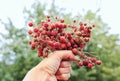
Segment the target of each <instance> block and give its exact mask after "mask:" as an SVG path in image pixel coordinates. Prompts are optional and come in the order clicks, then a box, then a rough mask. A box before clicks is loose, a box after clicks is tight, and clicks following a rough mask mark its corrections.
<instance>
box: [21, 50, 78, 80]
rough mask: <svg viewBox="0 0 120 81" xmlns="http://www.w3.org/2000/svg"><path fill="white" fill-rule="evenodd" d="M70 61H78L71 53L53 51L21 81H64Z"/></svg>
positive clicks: (68, 71) (69, 67) (69, 68)
mask: <svg viewBox="0 0 120 81" xmlns="http://www.w3.org/2000/svg"><path fill="white" fill-rule="evenodd" d="M72 61H79V60H78V59H77V58H76V57H75V56H74V55H73V54H72V52H71V51H55V52H53V53H51V54H50V55H49V56H48V57H47V58H45V59H44V60H43V61H42V62H40V63H39V64H38V65H37V66H35V67H34V68H33V69H31V70H30V71H29V72H28V73H27V75H26V76H25V78H24V79H23V81H57V80H63V81H66V80H68V79H69V78H70V72H71V64H72Z"/></svg>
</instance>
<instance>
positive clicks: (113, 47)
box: [0, 1, 120, 81]
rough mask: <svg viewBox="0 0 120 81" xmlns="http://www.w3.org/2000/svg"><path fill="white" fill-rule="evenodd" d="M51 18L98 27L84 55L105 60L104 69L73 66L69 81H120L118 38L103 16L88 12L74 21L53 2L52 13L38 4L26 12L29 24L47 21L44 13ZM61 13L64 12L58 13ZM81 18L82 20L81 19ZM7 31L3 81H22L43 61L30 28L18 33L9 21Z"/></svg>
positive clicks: (1, 72) (0, 64)
mask: <svg viewBox="0 0 120 81" xmlns="http://www.w3.org/2000/svg"><path fill="white" fill-rule="evenodd" d="M45 11H46V12H47V13H49V14H50V15H54V16H56V15H58V16H60V17H64V18H65V22H66V23H72V22H71V20H72V19H77V20H83V21H89V22H90V23H95V24H96V28H95V29H94V30H93V32H92V38H91V41H90V43H88V44H87V46H86V48H85V49H84V51H88V52H95V53H96V55H98V56H99V57H100V59H101V60H102V65H101V66H96V67H95V68H93V69H86V68H85V67H78V66H77V64H76V63H73V65H72V67H73V71H72V73H71V78H70V80H69V81H120V77H119V76H120V62H119V59H120V55H119V53H120V50H119V48H120V45H118V44H117V41H118V40H119V39H118V36H117V35H113V34H109V28H108V27H107V24H105V23H104V22H103V21H102V19H101V18H100V16H98V15H96V14H95V13H92V12H91V11H88V12H87V13H86V14H85V15H84V16H82V17H79V16H80V15H78V16H76V18H72V17H71V14H64V13H62V11H63V12H64V9H58V8H57V7H56V6H55V4H54V1H53V3H52V5H51V8H50V9H49V10H46V4H45V5H41V3H39V2H38V1H36V2H35V3H34V4H33V5H32V7H31V10H27V9H25V10H24V14H27V15H26V16H25V18H26V23H27V21H30V20H33V21H34V22H36V24H38V23H40V21H41V19H43V18H44V16H45V13H44V12H45ZM59 11H61V12H59ZM79 18H80V19H79ZM3 24H4V27H5V29H6V32H7V33H6V34H2V33H0V36H1V37H2V39H3V40H4V41H2V40H0V42H2V43H1V44H2V45H1V47H0V50H1V52H0V53H1V54H2V58H1V59H2V61H0V81H21V80H22V79H23V77H24V76H25V74H26V73H27V72H28V71H29V70H30V69H31V68H32V67H34V66H35V65H36V64H38V63H39V62H40V61H41V59H40V58H38V57H37V54H36V53H37V52H36V50H35V51H31V50H30V48H29V45H28V44H27V40H28V39H29V37H28V34H27V27H26V28H22V29H18V28H17V27H15V26H14V25H13V23H12V21H11V20H10V19H9V23H3Z"/></svg>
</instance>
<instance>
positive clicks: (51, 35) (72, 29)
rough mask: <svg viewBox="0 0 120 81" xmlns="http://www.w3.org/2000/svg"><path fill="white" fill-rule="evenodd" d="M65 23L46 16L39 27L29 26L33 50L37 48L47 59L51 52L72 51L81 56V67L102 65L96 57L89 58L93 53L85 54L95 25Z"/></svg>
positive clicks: (30, 23) (74, 21)
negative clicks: (84, 49)
mask: <svg viewBox="0 0 120 81" xmlns="http://www.w3.org/2000/svg"><path fill="white" fill-rule="evenodd" d="M75 23H76V20H73V24H72V25H70V24H66V23H64V19H58V18H57V17H55V18H54V17H51V16H46V19H45V20H41V22H40V24H39V25H38V26H35V24H34V23H33V22H29V23H28V25H29V27H31V29H29V30H28V33H29V35H30V36H31V37H32V40H30V41H29V44H30V46H31V49H32V50H34V49H35V48H37V50H38V56H39V57H47V56H48V54H49V53H50V52H54V51H56V50H72V52H73V54H75V55H79V56H80V61H79V62H78V65H79V66H87V67H88V68H92V67H93V66H94V65H96V64H97V65H100V64H101V61H100V60H96V57H89V55H91V53H88V52H83V48H84V47H85V45H86V43H87V42H89V40H90V37H91V30H92V28H94V27H95V25H90V24H88V23H83V22H79V24H78V25H75Z"/></svg>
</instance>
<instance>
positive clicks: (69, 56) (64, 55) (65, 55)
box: [50, 50, 79, 61]
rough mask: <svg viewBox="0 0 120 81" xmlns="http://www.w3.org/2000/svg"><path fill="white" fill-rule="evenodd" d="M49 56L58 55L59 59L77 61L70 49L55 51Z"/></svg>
mask: <svg viewBox="0 0 120 81" xmlns="http://www.w3.org/2000/svg"><path fill="white" fill-rule="evenodd" d="M50 56H51V57H52V56H55V57H58V58H60V59H61V60H71V61H79V59H78V58H77V57H75V55H74V54H73V53H72V51H68V50H62V51H55V52H53V53H52V54H51V55H50Z"/></svg>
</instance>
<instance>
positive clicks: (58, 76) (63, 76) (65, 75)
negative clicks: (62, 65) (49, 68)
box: [56, 74, 70, 81]
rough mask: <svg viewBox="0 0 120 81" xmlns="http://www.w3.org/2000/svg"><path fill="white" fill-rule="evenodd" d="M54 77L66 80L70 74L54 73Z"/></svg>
mask: <svg viewBox="0 0 120 81" xmlns="http://www.w3.org/2000/svg"><path fill="white" fill-rule="evenodd" d="M56 78H57V79H58V80H64V81H66V80H68V79H69V78H70V74H62V75H56Z"/></svg>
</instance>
